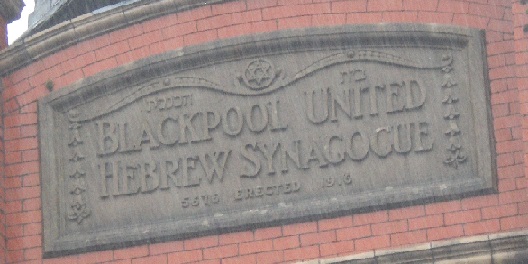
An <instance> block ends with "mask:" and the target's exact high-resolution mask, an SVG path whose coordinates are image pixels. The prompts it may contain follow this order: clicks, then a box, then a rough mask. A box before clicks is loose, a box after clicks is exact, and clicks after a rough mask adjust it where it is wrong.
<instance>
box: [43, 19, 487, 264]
mask: <svg viewBox="0 0 528 264" xmlns="http://www.w3.org/2000/svg"><path fill="white" fill-rule="evenodd" d="M416 27H418V28H419V29H422V30H416V28H412V27H410V26H408V25H407V26H402V25H396V26H394V29H393V30H389V31H384V30H385V28H378V27H376V26H362V27H347V28H339V29H334V30H330V32H328V30H327V31H325V30H313V32H312V33H313V34H308V35H302V34H298V33H297V34H296V33H291V32H290V33H288V34H284V36H283V38H277V39H274V37H273V36H263V37H262V39H261V40H260V41H255V40H254V39H251V40H244V39H242V40H239V41H238V42H236V43H235V45H227V44H228V43H226V45H225V46H222V45H219V44H217V45H215V46H214V47H216V48H215V49H213V48H212V47H213V46H204V47H199V48H190V49H188V50H187V51H186V52H184V53H183V54H185V55H181V53H180V54H172V53H169V54H167V57H166V58H163V59H158V60H156V59H151V60H149V61H144V62H141V63H137V65H134V67H131V68H130V67H129V68H125V69H118V70H114V71H112V72H109V73H106V74H104V75H102V76H99V77H96V78H94V79H93V80H86V81H85V82H83V83H81V84H78V85H77V86H75V87H70V88H68V89H65V90H61V91H59V92H57V93H56V94H54V95H52V96H50V97H48V98H46V99H45V100H43V101H42V102H41V105H40V107H41V108H40V109H41V112H40V113H41V115H40V116H41V129H42V142H41V144H42V151H43V157H44V158H43V179H44V182H46V183H48V184H45V185H44V187H43V197H44V199H45V201H44V207H45V208H44V209H45V220H44V221H45V251H46V252H47V253H49V254H56V253H58V252H68V251H71V250H83V249H84V250H85V249H88V248H90V247H94V246H105V245H111V244H113V243H118V242H136V241H147V240H156V239H168V238H170V237H175V238H178V237H186V236H192V235H199V234H202V233H207V232H216V231H221V230H226V229H230V228H245V226H249V225H254V224H257V223H262V224H271V223H272V222H276V221H281V220H286V219H302V218H303V217H314V216H317V215H326V214H332V213H340V212H342V211H353V210H356V209H358V210H359V209H361V210H364V209H365V208H369V207H373V206H380V205H387V204H394V203H404V202H414V201H417V200H424V199H432V198H437V197H443V196H452V195H461V194H465V193H475V192H477V191H483V190H486V189H490V188H492V187H493V177H492V175H493V173H492V170H493V166H492V163H493V160H492V158H491V156H492V155H491V151H490V149H491V146H492V144H491V143H490V133H489V130H488V111H487V103H486V102H487V97H486V94H487V92H486V89H487V88H486V87H487V86H486V82H485V77H484V66H483V65H484V61H483V57H482V54H481V53H480V52H481V51H482V44H481V43H482V39H481V36H480V34H479V32H478V31H471V30H462V29H458V28H436V27H435V29H436V31H431V28H429V26H424V25H421V26H416ZM372 32H374V33H372ZM303 41H304V42H303ZM272 43H279V44H278V45H277V44H272ZM293 43H296V44H295V45H293ZM299 43H301V44H299ZM321 43H323V44H321ZM230 44H233V43H230ZM233 47H236V48H233ZM233 50H236V51H237V52H240V53H237V52H235V51H233ZM230 52H231V53H230ZM235 53H236V54H235ZM167 58H168V59H167Z"/></svg>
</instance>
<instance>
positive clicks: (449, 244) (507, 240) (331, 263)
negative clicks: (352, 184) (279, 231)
mask: <svg viewBox="0 0 528 264" xmlns="http://www.w3.org/2000/svg"><path fill="white" fill-rule="evenodd" d="M527 258H528V232H527V231H519V232H509V233H500V234H493V235H479V236H473V237H467V238H457V239H451V240H447V241H437V242H429V243H423V244H417V245H412V246H408V247H402V248H397V249H388V250H387V249H383V250H373V251H370V252H364V253H359V254H356V255H352V256H346V257H339V258H331V259H320V260H311V261H305V262H300V263H299V264H366V263H372V264H381V263H435V262H440V261H447V262H446V263H525V262H524V261H525V260H526V259H527ZM442 263H444V262H442Z"/></svg>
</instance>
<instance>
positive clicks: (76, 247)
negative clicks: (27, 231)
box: [39, 24, 496, 257]
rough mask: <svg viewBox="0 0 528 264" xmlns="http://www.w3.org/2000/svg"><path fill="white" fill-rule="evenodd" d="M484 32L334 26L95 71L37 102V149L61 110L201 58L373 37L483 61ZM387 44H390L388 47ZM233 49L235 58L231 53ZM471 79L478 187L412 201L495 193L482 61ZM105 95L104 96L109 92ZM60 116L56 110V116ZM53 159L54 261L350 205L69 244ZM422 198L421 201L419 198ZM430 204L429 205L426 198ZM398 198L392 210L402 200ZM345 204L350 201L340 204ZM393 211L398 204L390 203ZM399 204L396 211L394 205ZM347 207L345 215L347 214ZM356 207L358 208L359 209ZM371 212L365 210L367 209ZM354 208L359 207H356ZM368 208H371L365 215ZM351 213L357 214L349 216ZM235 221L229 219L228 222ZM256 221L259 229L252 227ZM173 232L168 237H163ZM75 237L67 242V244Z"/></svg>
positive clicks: (89, 237) (86, 237)
mask: <svg viewBox="0 0 528 264" xmlns="http://www.w3.org/2000/svg"><path fill="white" fill-rule="evenodd" d="M483 34H484V33H483V31H481V30H475V29H466V28H461V27H456V26H445V25H442V26H440V25H434V24H429V25H427V24H383V25H352V26H351V25H348V26H341V27H334V28H309V29H298V30H286V31H279V32H272V33H266V34H261V35H256V36H251V37H240V38H233V39H226V40H220V41H215V42H212V43H208V44H203V45H198V46H192V47H185V48H183V49H180V50H176V51H169V52H166V53H164V54H160V55H154V56H151V57H149V58H146V59H142V60H139V61H137V62H133V63H130V64H127V65H125V66H121V67H118V68H116V69H113V70H109V71H105V72H103V73H99V74H97V75H95V76H91V77H88V78H85V79H84V80H82V81H81V82H77V83H75V84H73V85H71V86H69V87H66V88H64V89H61V90H58V91H55V92H53V93H52V94H50V95H49V96H46V97H44V98H43V99H41V100H39V120H40V134H41V136H40V150H41V151H45V150H52V149H54V147H53V143H52V142H53V140H54V137H53V128H52V124H54V121H53V119H54V115H55V113H59V112H61V111H63V110H67V109H69V108H71V107H73V106H75V105H78V104H81V103H83V102H84V101H86V100H88V99H89V98H91V97H93V95H94V94H98V93H101V92H110V91H117V90H118V89H122V88H123V87H130V86H132V85H134V84H136V83H138V82H145V79H156V78H160V77H163V76H166V75H167V74H170V73H173V72H179V71H183V70H188V69H194V68H198V67H200V65H201V64H200V63H202V64H203V60H201V58H204V57H208V58H209V57H211V58H214V57H218V58H217V59H215V60H218V61H228V60H232V59H234V58H235V57H233V56H236V58H238V57H240V56H246V57H247V56H250V57H254V56H256V55H257V54H254V53H252V52H253V51H254V50H262V49H259V47H267V49H265V50H267V51H262V52H266V53H270V54H271V53H273V54H282V53H284V52H286V51H284V50H282V49H281V48H285V47H289V48H292V47H294V48H293V50H295V51H298V50H303V49H309V48H310V47H314V46H317V47H318V48H320V49H321V48H324V47H328V46H332V45H334V46H339V47H340V45H343V47H345V46H347V47H348V46H349V45H351V46H354V45H359V44H360V43H362V42H361V39H363V40H365V39H371V38H373V37H375V36H378V38H379V39H378V41H387V40H389V39H390V40H392V41H394V43H393V44H394V45H398V44H399V45H401V44H402V43H403V42H405V43H408V40H409V39H410V40H413V41H412V43H413V45H415V46H420V47H423V46H428V45H431V46H435V47H437V48H441V47H443V48H454V47H457V48H461V47H465V49H467V50H468V52H469V53H471V54H469V55H470V57H472V58H485V46H484V35H483ZM391 43H392V42H391ZM233 50H236V52H233ZM469 68H470V72H469V76H470V77H471V79H470V83H474V85H478V86H477V87H480V88H481V89H471V90H470V93H471V94H470V97H471V101H472V103H473V108H472V109H473V110H472V111H473V115H474V116H475V117H474V122H475V126H476V127H481V128H483V129H482V130H481V131H478V133H476V134H477V137H478V138H479V139H480V140H478V142H485V144H481V145H480V146H479V147H478V150H476V152H478V153H479V154H478V161H477V164H478V165H479V166H478V171H477V173H476V174H477V178H478V179H479V181H478V182H477V183H475V184H474V185H471V186H469V187H467V188H466V189H464V187H460V188H458V189H457V188H455V189H454V190H452V191H451V190H446V191H445V192H444V191H440V192H439V193H436V194H435V195H434V196H433V197H431V196H427V195H429V194H427V193H423V194H422V195H421V196H419V197H416V199H417V200H420V201H421V200H426V201H428V202H431V201H438V200H445V199H452V198H458V197H460V196H466V195H476V194H483V193H488V191H489V192H493V191H496V166H495V158H494V155H493V154H492V153H493V152H494V150H495V146H494V140H493V130H492V127H491V126H489V124H491V122H489V123H488V121H489V120H491V110H490V107H489V103H488V102H489V89H488V87H489V86H488V85H489V82H488V78H487V76H488V74H487V65H486V63H485V60H484V61H482V63H476V62H473V63H471V64H470V65H469ZM108 89H109V90H108ZM57 111H58V112H57ZM55 155H56V154H54V153H51V154H48V155H44V156H42V161H41V162H42V163H41V168H42V182H43V183H46V184H43V186H42V199H43V219H44V231H43V235H44V243H43V245H44V256H45V257H53V256H57V255H66V254H74V253H79V252H84V251H93V250H102V249H108V248H117V247H123V246H126V245H131V244H138V243H147V242H162V241H167V240H175V239H185V238H189V237H195V236H203V235H209V234H216V233H225V232H231V231H239V230H246V229H248V228H254V227H265V226H271V225H276V224H279V223H280V224H284V223H291V222H300V221H306V220H309V219H319V218H324V217H330V216H336V215H341V214H344V213H347V214H348V213H351V209H350V208H348V207H346V206H345V207H343V208H341V207H339V208H338V209H336V208H335V205H334V207H332V206H328V205H325V204H321V205H317V206H314V205H313V204H310V203H303V204H301V205H300V206H299V208H298V210H296V212H302V214H299V215H297V216H294V217H288V213H287V212H285V211H280V210H279V209H277V210H276V211H272V210H269V211H270V212H273V213H276V214H277V217H268V216H262V215H258V216H257V217H258V219H261V218H262V217H264V218H265V219H266V220H265V221H260V220H259V221H256V219H257V218H255V216H254V215H244V214H241V213H239V212H237V213H233V214H229V217H225V218H222V219H210V220H211V221H213V222H214V223H215V226H216V227H218V228H214V229H211V228H204V227H203V226H200V225H199V224H197V223H196V222H200V221H196V220H193V221H189V222H185V221H183V222H182V223H180V224H184V225H185V226H184V227H183V228H182V227H181V226H180V227H178V230H184V231H183V232H182V231H178V232H176V231H174V230H176V229H175V227H174V226H173V225H174V223H167V224H166V225H164V226H157V227H156V228H155V230H154V229H152V232H150V233H149V234H143V233H141V234H140V233H137V232H130V231H134V230H131V229H130V228H128V229H127V228H125V229H118V230H110V231H108V232H107V231H105V232H99V231H98V232H96V233H88V234H79V235H78V236H77V235H76V236H75V238H72V237H71V236H69V237H60V235H59V234H58V233H57V230H58V229H59V226H58V222H59V221H58V217H60V216H59V214H58V213H57V212H58V210H59V208H58V205H57V204H56V203H55V202H54V201H57V199H58V198H59V197H58V194H57V193H56V192H54V191H53V190H54V188H56V187H54V185H56V184H57V179H56V177H57V176H56V165H57V164H55V163H56V161H54V160H55ZM422 196H424V197H422ZM432 198H434V199H432ZM398 199H399V198H398V197H396V198H395V199H394V200H392V202H390V204H392V203H395V204H396V203H398V202H400V203H401V202H404V201H406V202H407V200H398ZM342 202H343V203H349V202H350V201H348V200H347V201H342ZM369 206H372V207H373V208H380V209H381V208H387V206H386V203H380V204H376V205H374V204H369ZM396 206H398V205H396ZM399 206H401V205H399ZM347 208H348V209H347ZM358 208H359V207H358ZM369 208H370V207H369ZM356 209H357V208H356ZM367 210H369V211H370V210H372V209H367ZM354 212H359V211H357V210H354ZM232 219H234V220H232ZM255 223H258V224H255ZM168 230H172V231H168ZM72 239H73V240H72Z"/></svg>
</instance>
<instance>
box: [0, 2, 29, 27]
mask: <svg viewBox="0 0 528 264" xmlns="http://www.w3.org/2000/svg"><path fill="white" fill-rule="evenodd" d="M23 7H24V2H23V1H22V0H2V1H0V16H1V17H3V18H4V19H5V20H6V22H7V23H11V22H13V21H15V20H17V19H19V18H20V13H22V8H23Z"/></svg>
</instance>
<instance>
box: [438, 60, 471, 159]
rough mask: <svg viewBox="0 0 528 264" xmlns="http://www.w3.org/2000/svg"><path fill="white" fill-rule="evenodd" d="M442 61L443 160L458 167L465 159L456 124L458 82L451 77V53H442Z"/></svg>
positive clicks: (457, 117)
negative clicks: (445, 155) (444, 123)
mask: <svg viewBox="0 0 528 264" xmlns="http://www.w3.org/2000/svg"><path fill="white" fill-rule="evenodd" d="M442 61H443V62H445V65H446V66H445V67H443V68H442V73H443V74H444V77H443V82H442V88H443V91H444V99H443V100H442V104H443V105H444V106H445V109H446V110H445V111H446V112H445V114H444V119H445V120H446V121H447V123H448V128H447V130H446V131H445V135H446V137H448V144H447V152H448V156H447V158H446V159H445V160H444V163H445V164H446V165H449V166H451V167H454V168H455V169H456V168H458V166H459V165H460V163H463V162H465V161H466V159H467V158H466V156H464V155H463V154H462V145H461V141H460V133H461V131H460V128H459V126H458V120H459V118H460V113H459V112H458V110H457V107H456V105H457V103H458V97H457V96H456V93H455V91H456V88H457V87H458V83H457V82H456V80H455V77H453V67H452V64H453V57H452V56H451V55H447V54H446V55H443V57H442Z"/></svg>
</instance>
